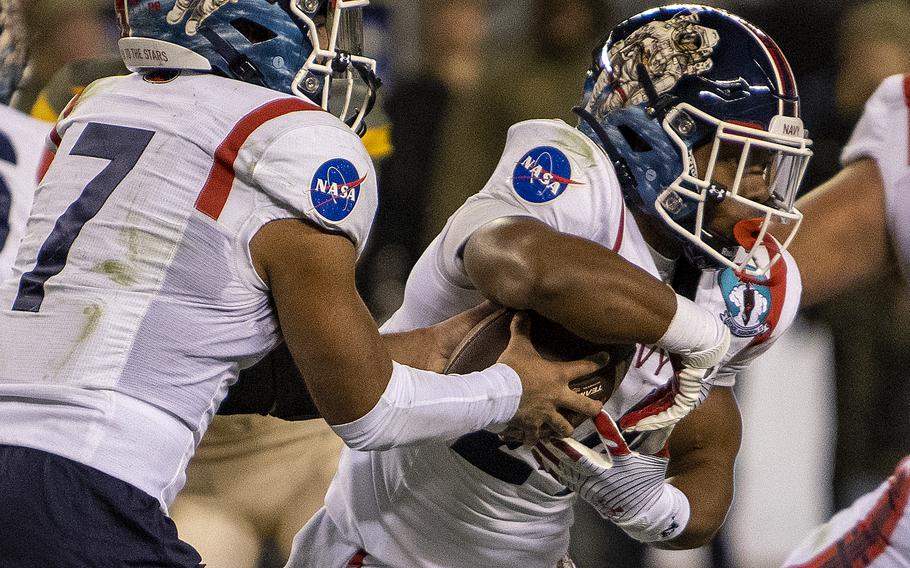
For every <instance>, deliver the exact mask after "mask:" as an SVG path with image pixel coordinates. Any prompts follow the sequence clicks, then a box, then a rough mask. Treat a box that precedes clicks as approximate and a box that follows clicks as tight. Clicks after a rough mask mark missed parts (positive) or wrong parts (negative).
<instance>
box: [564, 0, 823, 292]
mask: <svg viewBox="0 0 910 568" xmlns="http://www.w3.org/2000/svg"><path fill="white" fill-rule="evenodd" d="M576 112H578V114H579V116H580V117H581V120H580V122H579V128H580V129H581V130H582V131H583V132H585V133H586V134H587V135H588V136H589V137H591V138H592V139H593V140H594V141H595V142H597V143H598V144H599V145H600V146H601V147H602V148H603V149H604V150H605V152H606V153H607V155H608V156H609V157H610V158H611V160H612V162H613V163H614V166H615V167H616V170H617V173H618V175H619V177H620V179H621V182H622V184H623V191H624V194H625V197H626V201H627V203H628V204H629V205H630V206H632V207H633V208H635V209H637V210H638V211H639V212H641V213H644V214H646V215H650V216H652V217H656V218H658V219H659V220H660V221H661V222H662V223H663V225H659V226H662V227H664V228H665V229H667V232H668V234H669V235H670V236H672V237H673V238H675V239H677V240H679V241H680V242H681V243H682V245H683V248H684V250H685V251H686V252H687V253H688V255H689V256H690V258H692V259H693V260H694V261H695V262H696V264H697V265H698V266H700V267H703V268H707V267H712V266H729V267H731V268H734V269H736V270H737V271H740V272H744V273H747V274H753V275H760V274H765V273H766V272H767V271H768V270H769V269H770V267H771V265H772V264H773V263H774V262H775V261H776V260H778V259H779V258H780V251H781V250H782V249H785V248H786V247H787V245H788V244H789V243H790V241H792V238H793V235H794V234H795V232H796V229H797V228H798V227H799V224H800V221H801V219H802V215H801V214H800V213H799V211H798V210H796V209H795V208H794V206H793V202H794V200H795V197H796V193H797V190H798V188H799V184H800V182H801V181H802V178H803V175H804V174H805V169H806V166H807V164H808V160H809V158H810V157H811V155H812V152H811V150H810V149H809V146H810V145H811V141H810V140H809V139H808V137H807V133H806V131H805V129H804V127H803V123H802V120H801V119H800V114H799V94H798V92H797V88H796V81H795V80H794V77H793V72H792V70H791V69H790V65H789V64H788V63H787V60H786V58H785V57H784V55H783V53H782V52H781V50H780V48H779V47H778V46H777V45H776V44H775V43H774V41H773V40H772V39H771V38H770V37H768V36H767V35H766V34H765V33H764V32H762V31H761V30H759V29H758V28H756V27H755V26H753V25H752V24H750V23H748V22H746V21H745V20H743V19H741V18H739V17H737V16H735V15H732V14H730V13H728V12H725V11H723V10H720V9H717V8H711V7H707V6H700V5H692V4H680V5H672V6H664V7H661V8H654V9H651V10H647V11H645V12H642V13H640V14H638V15H636V16H633V17H632V18H629V19H628V20H625V21H624V22H622V23H620V24H619V25H617V26H616V27H615V28H613V29H612V30H611V31H610V33H609V34H608V35H607V36H606V37H605V38H604V39H602V40H601V41H600V42H599V43H598V45H597V47H596V48H595V50H594V53H593V62H592V66H591V68H590V69H589V70H588V74H587V79H586V82H585V88H584V94H583V98H582V102H581V106H580V108H578V109H576ZM704 145H711V154H710V160H709V161H708V164H707V167H704V168H702V169H703V170H705V171H698V170H699V168H698V166H697V164H696V161H695V157H694V155H693V151H694V150H695V149H696V148H699V147H702V146H704ZM731 153H732V154H733V155H735V156H737V158H738V166H737V170H736V171H737V173H736V176H735V179H734V181H733V183H732V184H728V185H729V186H724V185H722V184H719V183H717V182H716V181H715V180H714V179H713V174H714V167H715V165H716V164H717V160H718V156H730V155H731ZM756 161H760V162H761V164H762V168H763V170H762V171H763V178H764V179H765V180H766V182H767V184H768V198H767V199H763V200H761V201H756V200H753V199H750V198H748V197H746V196H745V195H742V194H741V181H742V179H743V174H744V172H745V171H746V168H747V167H748V166H750V165H751V164H754V163H755V162H756ZM724 200H734V201H738V202H740V203H741V204H743V205H747V206H748V207H749V210H750V211H751V214H750V215H749V218H748V219H746V218H744V219H743V220H748V221H749V223H748V225H744V226H747V227H748V230H747V231H743V232H740V231H736V233H737V237H736V240H734V241H731V240H730V239H729V238H727V237H725V236H723V235H716V234H712V232H711V230H710V228H709V225H710V221H711V217H712V213H713V211H714V209H715V207H716V206H717V205H718V204H719V203H721V202H723V201H724ZM772 227H775V234H776V235H780V234H781V233H786V237H784V238H783V239H782V241H776V240H774V239H772V238H771V235H770V233H769V232H768V230H769V229H770V228H772ZM781 227H786V228H787V229H786V231H784V230H781ZM756 242H758V243H763V244H765V245H770V246H768V247H767V248H768V249H769V250H770V252H771V254H770V255H769V258H767V259H765V260H759V259H758V257H757V255H758V250H759V249H760V248H761V247H758V246H755V243H756ZM740 245H741V246H743V247H744V248H745V249H746V251H747V253H748V254H746V255H742V254H739V255H738V252H739V246H740ZM737 255H738V256H737Z"/></svg>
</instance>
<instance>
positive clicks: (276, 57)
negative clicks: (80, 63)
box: [115, 0, 380, 133]
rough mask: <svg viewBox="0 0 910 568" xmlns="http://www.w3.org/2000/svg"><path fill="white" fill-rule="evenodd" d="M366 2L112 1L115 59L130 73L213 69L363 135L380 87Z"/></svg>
mask: <svg viewBox="0 0 910 568" xmlns="http://www.w3.org/2000/svg"><path fill="white" fill-rule="evenodd" d="M369 3H370V2H369V0H116V3H115V6H116V8H117V13H118V15H119V18H120V26H121V29H122V35H123V37H122V38H121V39H120V43H119V45H120V54H121V56H122V57H123V61H124V63H125V64H126V66H127V68H128V69H130V70H131V71H139V72H142V71H147V70H156V69H186V70H195V71H208V72H216V73H219V74H221V75H224V76H225V77H229V78H232V79H237V80H240V81H244V82H247V83H252V84H256V85H261V86H263V87H268V88H270V89H274V90H276V91H281V92H283V93H289V94H292V95H295V96H298V97H301V98H304V99H307V100H310V101H312V102H315V103H316V104H318V105H320V106H321V107H322V108H324V109H325V110H327V111H330V112H332V114H335V115H336V116H338V117H339V118H341V119H342V120H343V121H344V122H345V123H346V124H348V125H349V126H350V127H351V128H352V129H354V131H355V132H358V133H362V132H363V130H365V126H364V124H363V119H364V117H365V116H366V115H367V113H369V111H370V109H371V108H372V106H373V102H374V100H375V97H376V89H377V88H378V87H379V84H380V81H379V79H378V78H377V77H376V62H375V61H374V60H373V59H369V58H367V57H364V55H363V14H362V10H363V7H364V6H367V5H368V4H369ZM330 95H331V96H330ZM355 98H357V101H356V102H355V100H354V99H355Z"/></svg>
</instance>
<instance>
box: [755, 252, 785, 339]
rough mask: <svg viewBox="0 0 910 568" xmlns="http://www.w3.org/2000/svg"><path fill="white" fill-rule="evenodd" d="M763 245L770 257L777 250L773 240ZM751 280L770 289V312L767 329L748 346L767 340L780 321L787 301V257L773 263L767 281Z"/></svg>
mask: <svg viewBox="0 0 910 568" xmlns="http://www.w3.org/2000/svg"><path fill="white" fill-rule="evenodd" d="M765 246H766V247H767V248H768V254H769V255H770V256H771V257H773V256H774V255H775V254H777V253H778V251H779V249H778V248H777V246H776V245H774V243H773V241H772V242H770V243H769V242H768V241H766V242H765ZM752 282H753V283H756V284H759V285H762V286H767V287H768V289H769V290H771V313H769V314H768V319H767V320H766V323H767V324H768V330H767V331H765V332H764V333H762V334H761V335H757V336H755V337H754V338H753V339H752V341H751V342H750V343H749V345H750V346H752V345H759V344H761V343H764V342H765V341H768V339H769V338H770V337H771V334H772V333H774V330H775V329H776V328H777V323H778V322H779V321H780V314H781V312H783V311H784V304H785V303H786V301H787V259H786V258H781V259H779V260H778V261H777V262H775V263H774V266H772V267H771V273H770V274H769V275H768V280H767V281H765V282H758V281H756V280H753V281H752Z"/></svg>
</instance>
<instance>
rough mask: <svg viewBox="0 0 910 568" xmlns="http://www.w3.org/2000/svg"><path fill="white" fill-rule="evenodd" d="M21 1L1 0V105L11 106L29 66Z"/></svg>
mask: <svg viewBox="0 0 910 568" xmlns="http://www.w3.org/2000/svg"><path fill="white" fill-rule="evenodd" d="M22 10H23V6H22V5H21V4H20V2H19V0H0V104H5V105H6V104H9V103H10V100H11V99H12V97H13V94H14V93H15V92H16V89H17V87H18V86H19V82H20V81H21V80H22V76H23V74H24V73H25V67H26V65H27V64H28V37H27V34H26V31H25V19H24V17H23V13H22Z"/></svg>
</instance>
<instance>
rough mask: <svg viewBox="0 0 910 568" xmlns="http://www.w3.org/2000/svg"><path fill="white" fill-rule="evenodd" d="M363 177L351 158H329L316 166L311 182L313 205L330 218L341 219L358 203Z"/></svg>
mask: <svg viewBox="0 0 910 568" xmlns="http://www.w3.org/2000/svg"><path fill="white" fill-rule="evenodd" d="M365 179H367V178H366V176H364V177H360V174H359V173H357V168H355V167H354V164H352V163H351V162H349V161H347V160H345V159H343V158H335V159H333V160H329V161H328V162H326V163H324V164H322V165H321V166H319V169H317V170H316V175H314V176H313V181H312V183H310V201H312V203H313V208H314V209H315V210H316V212H317V213H319V215H320V216H322V217H324V218H325V219H327V220H329V221H332V222H336V223H337V222H338V221H341V220H343V219H344V218H345V217H347V216H348V215H350V214H351V211H353V210H354V207H355V206H356V205H357V200H358V199H359V198H360V190H361V185H362V184H363V182H364V180H365Z"/></svg>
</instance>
